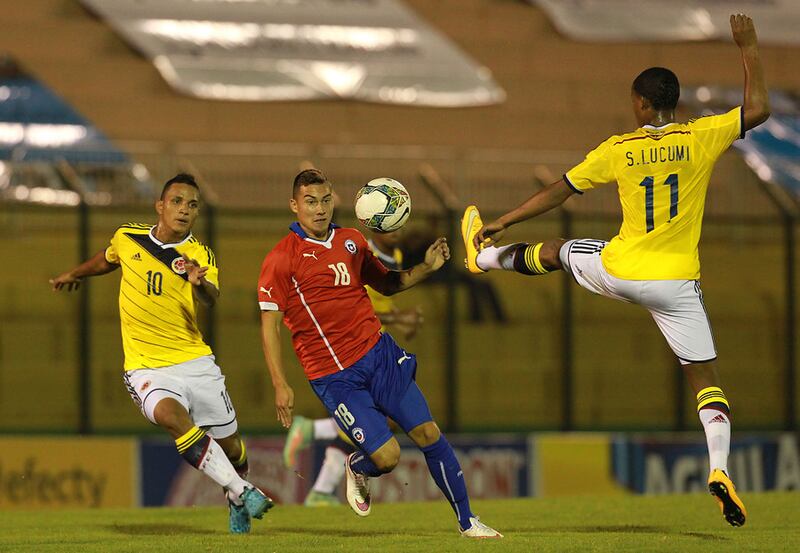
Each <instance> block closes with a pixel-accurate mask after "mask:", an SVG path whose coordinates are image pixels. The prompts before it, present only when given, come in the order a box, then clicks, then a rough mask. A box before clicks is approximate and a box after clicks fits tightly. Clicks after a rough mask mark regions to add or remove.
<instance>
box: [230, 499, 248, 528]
mask: <svg viewBox="0 0 800 553" xmlns="http://www.w3.org/2000/svg"><path fill="white" fill-rule="evenodd" d="M228 528H230V530H231V534H249V533H250V513H248V512H247V507H245V506H244V504H242V505H236V504H234V503H233V502H232V501H228Z"/></svg>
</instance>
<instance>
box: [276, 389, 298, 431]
mask: <svg viewBox="0 0 800 553" xmlns="http://www.w3.org/2000/svg"><path fill="white" fill-rule="evenodd" d="M292 409H294V390H292V387H291V386H289V385H288V384H283V385H281V386H277V387H276V388H275V410H276V411H277V412H278V421H279V422H280V423H281V425H282V426H283V427H284V428H289V427H290V426H291V425H292Z"/></svg>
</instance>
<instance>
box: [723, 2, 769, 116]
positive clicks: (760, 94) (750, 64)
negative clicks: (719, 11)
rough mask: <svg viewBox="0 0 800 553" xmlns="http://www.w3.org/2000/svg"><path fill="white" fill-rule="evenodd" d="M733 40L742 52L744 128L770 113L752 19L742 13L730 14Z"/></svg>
mask: <svg viewBox="0 0 800 553" xmlns="http://www.w3.org/2000/svg"><path fill="white" fill-rule="evenodd" d="M731 33H732V34H733V40H734V42H736V45H737V46H739V49H740V50H741V52H742V64H743V65H744V106H743V107H742V111H743V120H744V130H750V129H752V128H754V127H757V126H758V125H760V124H761V123H763V122H764V121H766V120H767V118H768V117H769V113H770V108H769V95H768V94H767V85H766V82H765V81H764V68H763V67H762V66H761V56H760V54H759V52H758V38H757V37H756V28H755V25H753V20H752V19H750V18H749V17H748V16H746V15H744V14H740V13H739V14H735V15H731Z"/></svg>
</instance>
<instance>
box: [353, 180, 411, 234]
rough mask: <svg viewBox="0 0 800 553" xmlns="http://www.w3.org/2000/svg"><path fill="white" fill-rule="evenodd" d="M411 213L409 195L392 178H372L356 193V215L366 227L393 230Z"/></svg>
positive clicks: (384, 230)
mask: <svg viewBox="0 0 800 553" xmlns="http://www.w3.org/2000/svg"><path fill="white" fill-rule="evenodd" d="M409 215H411V196H409V195H408V191H407V190H406V188H405V186H403V185H402V184H400V183H399V182H397V181H396V180H394V179H390V178H387V177H381V178H379V179H372V180H371V181H369V182H368V183H367V184H365V185H364V186H363V188H361V190H359V191H358V194H356V217H358V220H359V221H361V223H362V224H363V225H364V226H365V227H367V228H368V229H371V230H374V231H377V232H393V231H395V230H397V229H399V228H400V227H402V226H403V225H404V224H405V223H406V221H408V217H409Z"/></svg>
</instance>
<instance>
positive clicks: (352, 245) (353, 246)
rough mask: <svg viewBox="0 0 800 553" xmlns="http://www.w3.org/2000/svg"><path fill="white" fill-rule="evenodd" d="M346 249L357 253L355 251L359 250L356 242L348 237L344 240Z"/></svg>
mask: <svg viewBox="0 0 800 553" xmlns="http://www.w3.org/2000/svg"><path fill="white" fill-rule="evenodd" d="M344 249H346V250H347V251H349V252H350V253H352V254H353V255H355V253H356V252H357V251H358V246H356V243H355V242H353V241H352V240H350V239H349V238H348V239H347V240H345V242H344Z"/></svg>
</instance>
